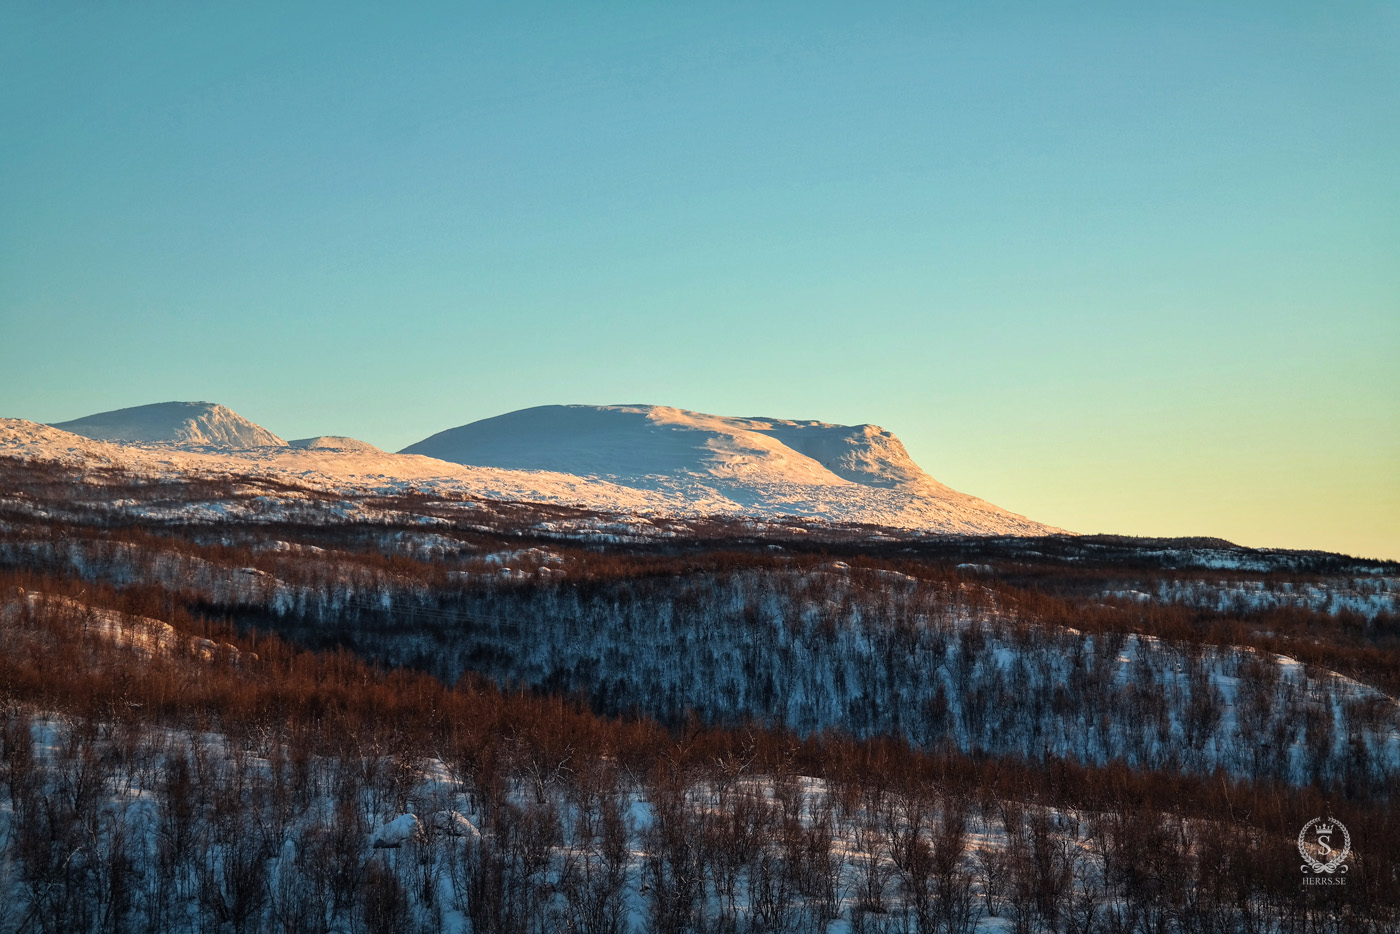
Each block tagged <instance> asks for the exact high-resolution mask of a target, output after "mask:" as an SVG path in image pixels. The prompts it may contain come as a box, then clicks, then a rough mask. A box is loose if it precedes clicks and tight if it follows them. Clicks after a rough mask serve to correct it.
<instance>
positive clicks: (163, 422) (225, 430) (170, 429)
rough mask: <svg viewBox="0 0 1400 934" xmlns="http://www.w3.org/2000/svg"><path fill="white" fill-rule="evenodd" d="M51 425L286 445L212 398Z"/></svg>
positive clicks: (126, 437)
mask: <svg viewBox="0 0 1400 934" xmlns="http://www.w3.org/2000/svg"><path fill="white" fill-rule="evenodd" d="M51 427H54V428H59V429H62V430H63V431H69V432H72V433H73V434H75V435H82V436H83V437H85V438H93V439H95V440H97V441H126V442H138V443H139V442H166V443H179V444H195V445H219V446H223V447H232V448H259V447H286V446H287V442H285V441H283V440H282V439H281V438H279V437H277V436H276V435H274V434H273V433H272V432H270V431H268V430H267V429H266V428H263V427H262V426H260V425H255V424H253V423H252V422H250V421H248V420H247V419H246V418H244V417H243V416H241V415H239V414H238V413H237V412H234V411H233V410H231V409H228V408H226V407H224V406H222V405H218V404H216V403H212V402H157V403H155V404H154V405H138V406H133V407H132V408H129V409H115V410H113V411H111V412H99V413H98V414H96V415H88V416H85V417H83V418H75V419H73V420H72V421H68V422H57V423H55V424H54V425H52V426H51Z"/></svg>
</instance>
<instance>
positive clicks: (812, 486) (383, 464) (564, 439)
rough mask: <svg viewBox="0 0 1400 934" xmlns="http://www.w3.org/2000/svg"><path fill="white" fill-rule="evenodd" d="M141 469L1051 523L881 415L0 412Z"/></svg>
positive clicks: (639, 510)
mask: <svg viewBox="0 0 1400 934" xmlns="http://www.w3.org/2000/svg"><path fill="white" fill-rule="evenodd" d="M5 455H9V456H17V457H23V458H26V459H37V460H50V461H57V462H61V463H65V464H69V465H78V464H83V463H91V464H103V465H109V466H120V467H122V468H123V469H125V470H129V471H135V472H138V473H140V474H143V475H147V476H163V477H172V478H173V477H189V476H209V475H218V476H229V475H247V476H269V477H275V478H277V479H278V480H280V481H281V482H285V483H291V484H296V485H299V486H307V487H310V488H314V489H317V490H323V491H328V492H335V493H339V494H341V495H346V496H360V495H365V494H371V495H382V494H384V493H395V492H401V491H403V490H406V489H408V488H410V487H412V488H414V489H416V490H418V491H420V492H423V493H425V494H428V495H443V496H449V497H454V498H456V497H462V496H466V497H481V498H486V499H501V500H509V501H513V502H522V503H542V504H558V505H565V506H577V507H582V508H585V509H589V510H594V511H597V512H604V513H611V514H621V515H630V516H632V517H634V518H635V519H637V520H638V521H642V522H646V521H649V520H647V519H646V518H645V517H648V516H656V517H663V518H664V517H668V516H670V517H680V516H689V517H702V516H724V517H730V518H751V519H755V520H760V521H767V520H785V519H788V518H799V519H809V520H817V521H822V522H832V523H843V524H846V523H855V524H863V525H871V526H884V527H889V528H898V529H909V530H914V531H917V532H921V533H931V534H942V535H1047V534H1054V533H1058V532H1061V531H1062V530H1061V529H1057V528H1054V527H1053V526H1048V525H1044V524H1042V523H1039V522H1035V521H1033V520H1030V519H1027V518H1026V517H1025V516H1021V515H1017V514H1016V513H1013V512H1010V511H1008V510H1005V509H1002V508H1000V507H998V506H994V505H992V504H991V503H988V502H986V501H984V500H981V499H978V498H977V497H975V496H969V495H968V494H966V493H960V492H958V491H956V490H952V489H949V488H948V487H946V486H944V485H943V484H941V483H939V482H938V481H936V480H934V479H933V478H932V477H930V476H929V475H928V474H926V473H924V471H923V470H922V469H920V467H919V465H918V464H916V463H915V462H914V460H913V459H912V458H911V457H910V456H909V453H908V452H907V451H906V450H905V449H904V445H903V444H902V443H901V442H900V440H899V438H897V437H895V435H893V434H892V433H890V432H888V431H886V430H884V429H883V428H879V427H877V426H875V425H855V426H851V425H833V424H829V423H826V422H818V421H793V420H788V419H774V418H731V417H726V416H719V415H706V414H703V413H699V412H689V411H685V410H683V409H676V408H669V407H666V406H652V405H614V406H606V405H605V406H598V405H548V406H539V407H536V408H531V409H522V410H520V411H518V412H511V413H508V414H506V415H500V416H497V417H495V418H488V419H483V420H481V421H478V422H473V423H471V424H469V425H463V426H461V427H458V428H453V429H450V430H448V431H444V432H439V433H438V434H435V435H433V436H432V437H430V438H426V439H424V440H423V441H420V442H418V443H417V444H414V445H410V446H409V447H407V448H405V449H404V450H403V451H401V452H400V453H398V454H389V453H386V452H384V451H381V450H380V449H379V448H376V447H374V446H373V445H371V444H368V443H366V442H364V441H359V440H356V439H354V438H347V437H343V436H338V435H322V436H317V437H311V438H303V439H300V440H297V441H293V442H290V443H288V442H286V441H284V440H282V439H281V438H279V437H278V436H277V435H274V434H273V433H272V432H270V431H268V430H267V429H265V428H261V427H259V426H258V425H255V424H253V423H252V422H250V421H248V420H247V419H245V418H243V417H241V416H239V415H238V414H236V413H234V412H232V411H230V410H229V409H227V408H225V407H224V406H221V405H215V404H213V403H208V402H165V403H160V404H158V405H144V406H137V407H135V408H130V409H119V410H117V411H114V412H103V413H100V414H98V415H90V416H88V417H87V418H80V419H75V420H73V421H69V422H61V423H59V424H57V425H52V426H41V425H37V424H35V423H33V422H26V421H23V420H21V419H0V456H5Z"/></svg>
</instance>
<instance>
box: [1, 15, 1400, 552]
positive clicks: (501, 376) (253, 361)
mask: <svg viewBox="0 0 1400 934" xmlns="http://www.w3.org/2000/svg"><path fill="white" fill-rule="evenodd" d="M585 6H586V5H583V4H561V5H559V6H547V5H526V4H510V5H506V4H502V5H499V6H494V5H493V6H480V5H471V6H470V7H468V6H467V5H466V4H461V3H450V4H443V5H441V6H440V7H436V8H435V7H431V6H424V5H417V6H415V7H414V9H412V10H406V9H403V8H402V5H389V4H385V5H383V6H358V5H354V4H350V3H343V2H336V3H326V4H321V5H306V4H296V3H290V2H277V3H272V4H267V5H262V6H259V5H255V4H252V3H244V2H240V3H188V2H179V3H171V4H159V5H155V4H144V3H138V2H123V3H110V4H109V3H89V2H83V3H77V2H71V3H70V2H62V0H44V2H33V3H31V2H25V0H12V2H7V3H5V4H3V5H0V415H4V416H17V417H23V418H30V419H34V420H37V421H58V420H62V419H69V418H74V417H77V416H80V415H84V414H88V413H91V412H96V411H101V410H105V409H111V408H117V407H122V406H128V405H138V404H142V403H147V402H157V401H166V400H172V399H181V400H210V401H217V402H222V403H224V404H226V405H228V406H230V407H232V408H234V409H235V410H236V411H238V412H240V413H241V414H243V415H245V416H247V417H248V418H251V419H252V420H254V421H256V422H258V423H260V424H263V425H265V426H266V427H268V428H270V429H272V430H273V431H276V432H277V433H279V434H281V435H283V436H284V437H288V438H294V437H302V436H307V435H312V434H348V435H353V436H356V437H360V438H363V439H365V440H368V441H372V442H374V443H376V444H379V445H380V446H382V447H385V448H389V449H397V448H399V447H402V446H404V445H406V444H409V443H411V442H413V441H416V440H419V439H420V438H422V437H424V436H426V435H428V434H431V433H433V432H435V431H438V430H441V429H443V428H447V427H451V426H454V425H459V424H463V423H465V422H468V421H472V420H474V419H477V418H481V417H485V416H489V415H495V414H499V413H501V412H505V411H509V410H512V409H517V408H523V407H525V406H530V405H537V404H542V403H554V402H589V403H614V402H654V403H661V404H667V405H675V406H680V407H683V408H691V409H697V410H701V411H710V412H718V413H722V414H729V415H771V416H775V417H789V418H820V419H823V420H827V421H835V422H847V423H859V422H874V423H878V424H880V425H883V426H884V427H886V428H889V429H891V430H893V431H894V432H896V433H897V434H898V435H899V436H900V437H901V438H903V439H904V441H905V442H906V444H907V446H908V447H909V450H910V452H911V454H913V455H914V457H915V458H916V459H917V460H918V461H919V463H920V464H921V465H923V466H924V467H925V469H926V470H928V471H929V473H931V474H932V475H933V476H935V477H937V478H938V479H940V480H942V481H943V482H945V483H948V484H949V485H951V486H953V487H956V488H958V489H963V490H966V491H968V492H971V493H975V494H977V495H979V496H982V497H984V498H986V499H989V500H991V501H992V502H995V503H997V504H999V505H1002V506H1005V507H1007V508H1009V509H1013V510H1015V511H1017V512H1021V513H1024V514H1026V515H1029V516H1032V517H1033V518H1036V519H1039V520H1041V521H1045V522H1050V523H1054V524H1057V525H1061V526H1064V527H1066V528H1070V529H1074V530H1077V531H1086V532H1091V531H1111V532H1123V533H1131V534H1143V535H1183V534H1200V535H1219V536H1223V537H1226V538H1229V539H1232V540H1235V541H1238V542H1241V543H1243V544H1248V545H1258V546H1284V547H1299V548H1326V549H1330V550H1338V551H1344V552H1348V553H1352V554H1360V555H1366V556H1373V557H1391V558H1400V6H1397V4H1395V3H1393V2H1384V3H1346V2H1328V3H1325V4H1317V3H1310V4H1292V3H1281V2H1267V3H1257V4H1247V3H1227V4H1222V3H1218V2H1212V3H1202V4H1196V5H1190V4H1180V3H1176V4H1170V5H1167V6H1165V7H1163V8H1153V7H1151V6H1149V5H1145V4H1103V5H1072V6H1060V5H1051V4H1043V3H1025V4H982V3H979V4H972V3H945V4H920V5H911V6H884V5H878V4H875V5H872V4H853V5H849V6H845V7H837V6H824V5H818V4H812V3H801V4H776V3H759V4H753V3H748V4H734V5H722V4H717V3H707V4H693V5H680V4H656V3H648V4H623V3H611V4H605V5H594V6H599V7H600V8H594V9H586V8H584V7H585ZM1052 6H1053V7H1054V8H1053V9H1052Z"/></svg>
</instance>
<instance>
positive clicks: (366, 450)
mask: <svg viewBox="0 0 1400 934" xmlns="http://www.w3.org/2000/svg"><path fill="white" fill-rule="evenodd" d="M287 444H288V446H290V447H294V448H297V449H298V450H302V451H336V452H339V453H344V454H383V453H384V451H382V450H380V449H379V448H377V447H375V446H374V445H372V444H370V443H369V442H368V441H361V440H360V439H358V438H347V437H345V436H344V435H321V436H319V437H316V438H299V439H298V440H296V441H288V442H287Z"/></svg>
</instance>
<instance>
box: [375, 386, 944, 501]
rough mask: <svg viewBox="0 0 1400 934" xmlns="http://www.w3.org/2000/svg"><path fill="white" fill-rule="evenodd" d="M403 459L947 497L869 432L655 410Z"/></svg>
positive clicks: (532, 424) (548, 417)
mask: <svg viewBox="0 0 1400 934" xmlns="http://www.w3.org/2000/svg"><path fill="white" fill-rule="evenodd" d="M402 453H404V454H423V455H426V456H428V457H436V458H438V459H439V460H445V461H453V462H454V463H458V464H473V465H477V466H483V467H507V468H514V469H543V470H557V471H560V472H562V473H572V474H579V475H581V476H605V477H610V478H622V479H627V480H631V481H634V482H635V481H646V480H648V479H652V478H658V477H668V476H675V475H677V474H693V475H698V476H705V477H715V478H724V479H730V480H740V481H743V480H749V481H752V480H764V481H768V482H779V483H781V482H788V483H808V484H817V485H821V486H839V485H841V484H844V483H858V484H861V485H862V486H874V487H883V488H887V489H938V490H946V489H947V488H946V487H943V486H942V484H939V483H937V482H936V481H934V480H933V479H932V478H931V477H929V476H928V475H927V474H925V473H924V472H923V471H922V470H920V469H919V466H918V465H917V464H915V463H914V461H913V460H912V459H911V458H910V457H909V454H908V453H907V452H906V451H905V450H904V445H903V444H901V443H900V440H899V439H898V438H896V437H895V436H894V435H892V434H891V433H889V432H888V431H885V430H884V429H883V428H879V427H877V426H875V425H857V426H854V427H852V426H849V425H830V424H827V423H825V422H813V421H803V422H799V421H789V420H786V419H775V418H729V417H725V416H721V415H705V414H703V413H700V412H687V411H685V410H683V409H674V408H669V407H667V406H659V405H541V406H536V407H535V408H531V409H521V410H520V411H518V412H510V413H508V414H506V415H498V416H496V417H495V418H486V419H482V420H481V421H477V422H472V423H471V424H469V425H463V426H461V427H459V428H452V429H449V430H447V431H442V432H438V433H437V434H435V435H433V436H432V437H430V438H426V439H424V440H423V441H420V442H418V443H417V444H413V445H410V446H409V447H407V448H404V450H403V452H402Z"/></svg>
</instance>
